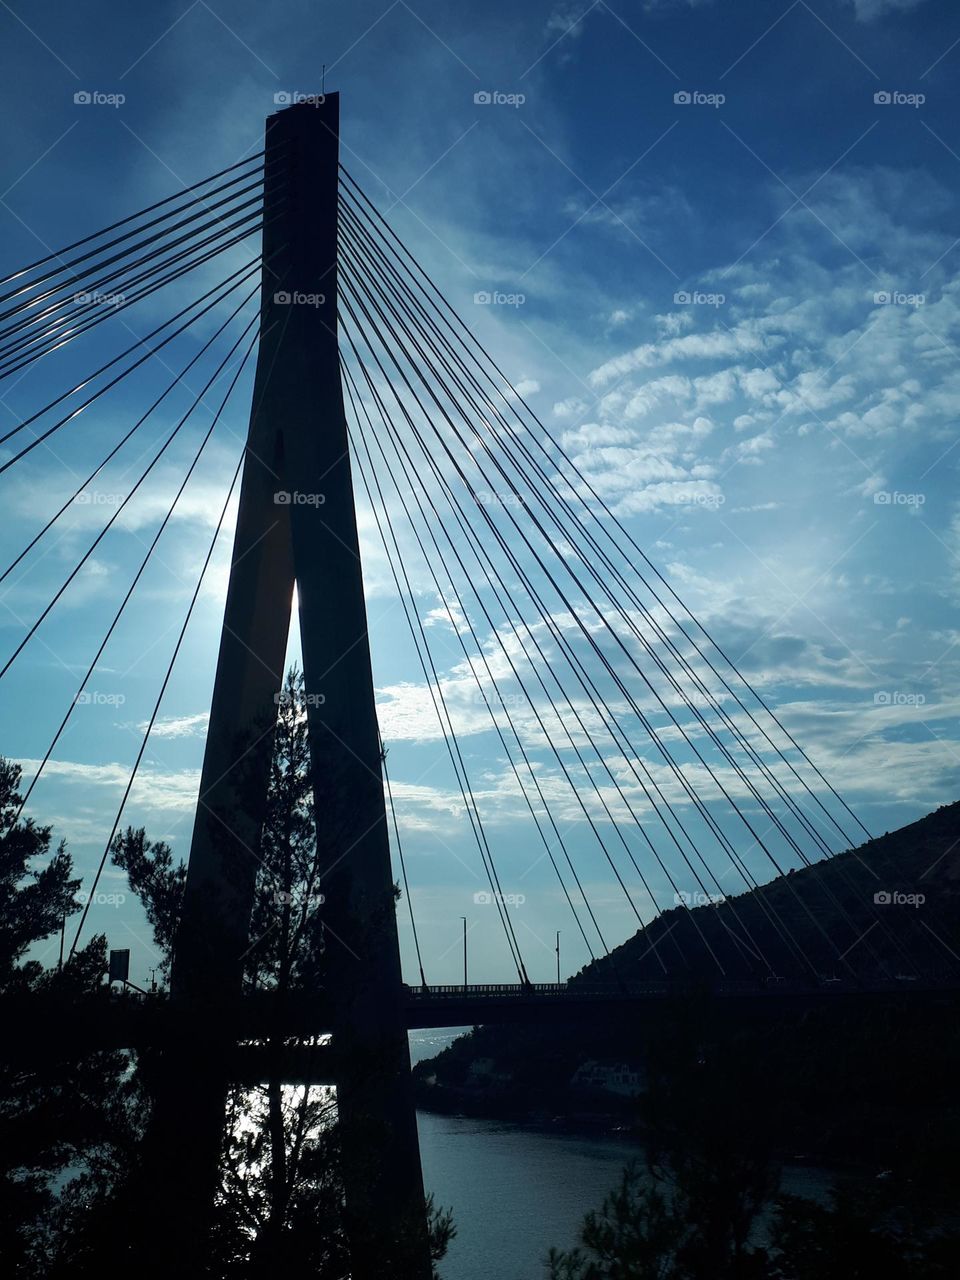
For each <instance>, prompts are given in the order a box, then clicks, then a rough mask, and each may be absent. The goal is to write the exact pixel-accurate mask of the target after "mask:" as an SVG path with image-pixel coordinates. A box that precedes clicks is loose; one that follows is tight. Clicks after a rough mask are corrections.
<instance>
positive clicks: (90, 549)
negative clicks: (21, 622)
mask: <svg viewBox="0 0 960 1280" xmlns="http://www.w3.org/2000/svg"><path fill="white" fill-rule="evenodd" d="M258 320H259V316H254V317H253V318H252V319H251V320H250V322H249V323H248V324H247V326H246V328H245V329H244V331H243V333H241V335H240V337H239V338H237V340H236V342H235V343H234V344H233V346H232V347H231V348H230V350H229V351H228V352H227V354H226V355H225V356H224V358H223V360H222V361H221V362H220V364H219V366H218V368H217V369H216V371H215V372H214V373H213V374H211V376H210V378H209V379H208V381H207V383H206V385H205V386H204V388H203V390H202V391H201V392H200V393H199V394H198V395H197V396H196V398H195V399H194V401H193V404H192V405H191V406H190V408H189V409H188V410H187V412H186V413H185V414H184V415H183V417H181V419H180V421H179V422H178V423H177V425H176V426H175V427H174V428H173V430H172V431H171V432H170V434H169V435H168V436H167V438H166V440H165V441H164V442H163V444H162V445H161V446H160V448H159V449H158V450H157V452H156V453H155V454H154V455H153V457H152V458H151V460H150V462H149V463H148V464H147V466H146V467H145V469H144V470H143V471H142V472H141V474H140V476H139V478H138V480H137V481H136V483H135V484H134V486H133V488H132V489H131V490H130V492H129V493H128V494H127V495H126V496H125V497H124V499H123V501H122V502H121V503H119V504H118V505H117V507H116V509H115V510H114V512H113V514H112V515H111V516H110V519H109V520H108V521H107V523H106V524H105V525H104V527H103V528H102V529H101V530H100V532H99V533H98V534H97V536H96V537H95V538H94V540H93V542H92V543H91V544H90V546H89V547H88V548H87V550H86V551H85V552H84V553H83V555H82V556H81V557H80V559H79V561H78V562H77V564H76V565H75V566H74V567H73V568H72V569H71V570H70V572H69V573H68V574H67V576H66V578H65V579H64V580H63V582H62V583H61V585H60V586H59V587H58V589H57V590H56V592H55V593H54V596H53V599H52V600H51V601H50V603H49V604H48V605H47V606H46V607H45V608H44V609H43V611H42V612H41V614H40V616H39V617H38V618H37V620H36V621H35V622H34V623H33V625H32V626H31V627H30V628H29V630H28V631H27V634H26V635H25V636H24V637H23V639H22V640H21V641H20V643H19V644H18V645H17V647H16V649H15V650H14V651H13V653H12V654H11V656H10V657H9V658H8V659H7V661H6V662H5V663H4V665H3V666H2V667H0V680H2V679H3V677H4V676H5V675H6V674H7V672H8V671H9V670H10V668H11V667H12V666H13V664H14V662H15V661H16V659H17V658H18V657H19V655H20V654H21V653H22V652H23V650H24V648H25V647H26V645H27V644H28V643H29V641H30V640H31V639H32V637H33V636H34V635H35V634H36V632H37V630H38V628H39V627H40V625H41V623H42V622H43V621H44V619H45V618H46V617H47V616H48V615H49V614H50V612H51V610H52V609H53V608H54V606H55V605H56V604H57V602H58V601H59V600H60V597H61V596H62V595H63V593H64V592H65V591H66V589H67V588H68V587H69V585H70V583H71V582H72V581H73V580H74V578H75V577H76V576H77V574H78V573H79V572H80V570H81V569H82V568H83V566H84V565H85V564H86V562H87V561H88V560H89V558H90V557H91V556H92V555H93V553H94V551H95V550H96V549H97V547H98V546H99V545H100V543H101V541H102V540H103V538H104V537H105V536H106V535H107V533H108V532H109V530H110V529H111V528H112V527H113V525H114V523H115V521H116V520H117V519H118V517H119V516H120V514H121V512H122V511H123V510H124V508H125V507H126V505H127V503H128V502H129V501H130V499H131V498H132V497H133V496H134V494H135V493H136V492H137V491H138V489H139V488H140V486H141V485H142V484H143V482H144V480H146V478H147V476H148V475H149V474H150V472H151V471H152V470H153V468H154V467H155V466H156V464H157V463H158V462H159V461H160V459H161V458H162V457H163V455H164V454H165V453H166V451H167V449H168V448H169V446H170V445H171V444H172V443H173V441H174V440H175V439H176V437H177V436H178V435H179V433H180V430H181V429H182V428H183V426H184V425H185V424H186V422H187V421H188V420H189V418H190V416H191V415H192V413H193V411H194V409H196V407H197V405H198V404H199V403H201V402H202V400H203V397H204V396H205V395H206V393H207V392H208V391H209V390H210V388H211V387H212V386H213V385H214V383H215V382H216V381H217V380H218V379H219V377H220V375H221V374H222V372H223V370H224V369H225V368H226V366H227V364H228V363H229V361H230V359H231V357H232V356H233V353H234V352H235V351H236V349H237V348H238V347H239V346H240V344H241V342H242V341H243V339H244V338H245V337H246V335H247V334H248V333H249V331H250V330H251V329H252V328H253V326H254V325H255V324H257V322H258ZM241 367H242V365H241ZM231 385H232V384H231ZM152 408H153V406H151V409H150V410H148V411H147V412H148V413H150V412H152ZM215 422H216V419H214V423H215ZM210 429H211V431H212V429H213V426H212V425H211V428H210ZM8 607H9V606H8Z"/></svg>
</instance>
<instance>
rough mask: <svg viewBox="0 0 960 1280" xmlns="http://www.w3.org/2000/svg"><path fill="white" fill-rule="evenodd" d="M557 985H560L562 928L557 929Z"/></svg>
mask: <svg viewBox="0 0 960 1280" xmlns="http://www.w3.org/2000/svg"><path fill="white" fill-rule="evenodd" d="M557 985H558V986H559V985H560V930H559V929H558V930H557Z"/></svg>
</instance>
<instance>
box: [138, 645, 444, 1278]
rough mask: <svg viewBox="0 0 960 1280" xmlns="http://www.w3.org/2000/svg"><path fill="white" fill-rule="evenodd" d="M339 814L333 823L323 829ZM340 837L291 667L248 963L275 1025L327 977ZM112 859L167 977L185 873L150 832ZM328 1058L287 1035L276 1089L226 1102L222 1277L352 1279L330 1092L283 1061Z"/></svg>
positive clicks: (219, 1232) (268, 1084) (219, 1242)
mask: <svg viewBox="0 0 960 1280" xmlns="http://www.w3.org/2000/svg"><path fill="white" fill-rule="evenodd" d="M329 825H330V816H329V814H328V813H325V828H329ZM335 840H336V833H335V832H333V833H331V831H330V830H329V829H325V831H324V833H323V840H322V841H320V840H319V839H318V831H317V821H316V813H315V806H314V797H313V790H312V785H311V772H310V749H309V741H308V737H307V721H306V698H305V692H304V683H303V676H302V673H301V672H300V671H298V670H297V669H292V670H291V671H290V672H289V673H288V675H287V678H286V680H285V683H284V688H283V691H282V693H281V695H280V696H279V699H278V716H277V726H276V733H275V738H274V749H273V758H272V764H271V772H270V784H269V790H268V796H267V807H266V816H265V820H264V825H263V829H262V832H261V843H260V851H259V852H260V864H259V866H258V870H257V877H256V887H255V896H254V905H253V911H252V915H251V927H250V937H251V940H252V941H251V944H250V947H249V949H248V951H247V953H246V955H245V957H244V973H243V981H244V986H245V988H246V989H247V991H248V993H251V994H255V993H257V992H270V993H271V998H272V999H273V1000H274V1002H275V1013H276V1016H277V1020H278V1022H282V1004H283V1002H284V1001H285V999H286V998H287V996H289V995H290V994H292V993H294V992H297V991H317V990H319V989H321V988H322V986H323V983H324V978H325V973H324V955H325V951H326V938H325V931H324V924H323V906H324V898H323V893H322V872H323V866H324V861H323V860H324V857H325V856H327V857H328V856H329V850H330V846H331V842H332V841H333V842H335ZM113 857H114V860H115V862H116V863H117V865H118V866H120V867H122V868H123V869H124V870H125V871H126V872H127V875H128V878H129V880H130V885H131V888H132V889H133V890H134V891H135V892H136V893H137V894H138V895H139V897H140V898H141V901H142V902H143V904H144V908H145V911H146V914H147V919H148V920H149V922H150V924H151V926H152V928H153V931H154V938H155V940H156V943H157V947H158V949H159V950H161V951H162V952H163V954H164V957H165V960H164V967H163V971H164V973H166V974H168V973H169V967H170V957H171V949H172V945H173V941H174V937H175V933H176V928H177V922H178V920H179V917H180V912H181V908H182V902H183V890H184V884H185V878H186V877H185V867H184V865H183V863H174V860H173V858H172V856H171V854H170V850H169V849H168V847H167V846H166V845H165V844H162V843H154V842H151V841H150V840H148V839H147V837H146V834H145V832H144V831H142V830H140V831H135V830H132V829H131V830H127V831H126V832H124V833H123V834H122V836H120V837H118V838H117V840H116V841H115V843H114V847H113ZM290 1046H297V1047H299V1048H301V1049H306V1050H309V1049H310V1048H311V1047H316V1048H318V1049H319V1047H320V1046H319V1044H318V1042H317V1041H316V1040H315V1039H311V1040H303V1039H297V1038H296V1037H289V1036H277V1037H275V1038H273V1039H272V1040H271V1041H270V1043H269V1045H268V1046H267V1049H268V1053H267V1062H268V1064H270V1065H269V1067H268V1072H267V1074H268V1077H269V1078H268V1079H267V1080H266V1081H265V1082H264V1083H263V1084H261V1085H257V1086H252V1087H251V1086H236V1087H232V1088H231V1089H230V1090H229V1092H228V1097H227V1113H226V1124H225V1130H224V1148H223V1159H222V1166H221V1188H220V1194H219V1196H218V1199H217V1205H216V1212H215V1220H214V1229H213V1263H212V1267H213V1271H214V1274H216V1275H217V1276H222V1277H234V1276H236V1277H247V1276H250V1277H253V1276H261V1275H262V1276H266V1275H275V1274H287V1273H288V1272H291V1273H292V1271H293V1270H294V1269H296V1271H297V1272H302V1273H304V1274H310V1275H314V1276H317V1277H320V1278H321V1280H323V1278H324V1277H329V1280H334V1278H335V1277H336V1278H339V1277H343V1276H345V1275H346V1274H348V1271H349V1260H348V1257H347V1252H346V1243H345V1239H344V1233H343V1223H342V1214H343V1190H342V1185H341V1181H340V1177H339V1173H338V1169H339V1152H338V1145H337V1144H338V1131H337V1126H336V1123H335V1115H336V1105H335V1100H334V1097H333V1093H332V1090H331V1089H330V1088H328V1087H326V1086H319V1085H310V1086H300V1087H291V1086H288V1085H285V1084H284V1083H283V1071H282V1064H283V1056H284V1050H285V1049H287V1048H289V1047H290ZM453 1230H454V1228H453V1224H452V1220H451V1217H450V1214H449V1213H444V1212H439V1211H436V1210H434V1208H433V1206H432V1205H431V1206H430V1212H429V1231H430V1243H431V1252H432V1255H433V1257H434V1258H435V1259H439V1258H440V1257H442V1256H443V1254H444V1253H445V1252H446V1248H447V1245H448V1244H449V1240H450V1239H451V1237H452V1235H453Z"/></svg>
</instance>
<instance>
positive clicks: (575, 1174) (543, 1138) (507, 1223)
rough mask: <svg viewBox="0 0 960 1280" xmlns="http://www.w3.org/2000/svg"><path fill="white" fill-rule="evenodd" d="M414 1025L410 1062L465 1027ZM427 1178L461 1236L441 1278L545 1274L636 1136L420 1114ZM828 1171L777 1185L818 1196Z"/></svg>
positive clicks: (793, 1174) (795, 1171)
mask: <svg viewBox="0 0 960 1280" xmlns="http://www.w3.org/2000/svg"><path fill="white" fill-rule="evenodd" d="M466 1029H467V1028H459V1029H455V1030H444V1031H423V1032H413V1033H411V1036H410V1050H411V1057H412V1058H413V1060H414V1061H415V1062H416V1061H419V1060H420V1059H422V1058H429V1057H432V1056H433V1055H434V1054H436V1053H438V1052H439V1051H440V1050H441V1049H442V1048H444V1047H445V1046H446V1045H447V1044H449V1043H450V1041H451V1040H452V1039H453V1038H454V1036H455V1035H457V1034H459V1032H460V1031H461V1030H466ZM417 1123H418V1126H419V1130H420V1151H421V1156H422V1159H423V1176H424V1183H425V1185H426V1188H427V1190H428V1191H432V1192H433V1193H434V1195H435V1198H436V1203H437V1204H438V1205H441V1206H443V1207H445V1208H451V1209H452V1210H453V1216H454V1220H455V1222H456V1225H457V1235H456V1237H455V1239H454V1240H453V1242H452V1244H451V1245H450V1250H449V1252H448V1254H447V1256H446V1258H445V1260H444V1261H443V1263H442V1264H441V1268H440V1270H441V1274H442V1276H443V1280H489V1278H490V1277H496V1278H497V1280H543V1277H544V1276H545V1274H546V1271H545V1268H544V1265H543V1260H544V1257H545V1256H546V1254H547V1252H548V1250H549V1249H550V1247H551V1246H555V1247H557V1248H559V1249H569V1248H570V1247H571V1246H573V1245H574V1244H576V1243H577V1236H578V1232H579V1228H580V1224H581V1222H582V1220H583V1216H584V1214H585V1213H586V1212H587V1210H588V1209H594V1208H598V1207H599V1206H600V1203H601V1202H602V1200H603V1198H604V1196H605V1195H606V1194H607V1193H608V1192H609V1191H610V1190H611V1189H612V1188H613V1187H614V1186H616V1184H617V1182H618V1181H619V1178H620V1172H621V1170H622V1168H623V1166H624V1165H625V1164H626V1163H627V1161H628V1160H632V1159H637V1158H639V1157H642V1151H641V1150H640V1148H639V1147H638V1146H637V1145H636V1144H635V1143H630V1142H627V1141H624V1140H622V1139H619V1138H617V1137H616V1136H615V1135H610V1136H584V1135H580V1134H571V1133H563V1132H556V1133H553V1132H540V1131H537V1130H531V1129H525V1128H521V1127H520V1126H518V1125H514V1124H509V1123H507V1122H504V1121H498V1120H480V1119H469V1118H466V1117H464V1116H440V1115H433V1114H431V1113H429V1112H423V1111H421V1112H419V1113H418V1116H417ZM831 1180H832V1179H831V1175H830V1174H829V1173H827V1172H826V1171H824V1170H820V1169H813V1168H807V1167H804V1168H792V1169H791V1168H788V1169H785V1170H784V1172H783V1179H782V1183H781V1185H782V1188H783V1190H784V1191H789V1192H791V1193H792V1194H794V1195H807V1196H809V1197H810V1198H812V1199H817V1200H822V1199H823V1198H824V1196H825V1193H826V1190H827V1188H828V1186H829V1185H830V1182H831Z"/></svg>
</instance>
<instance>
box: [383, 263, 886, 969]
mask: <svg viewBox="0 0 960 1280" xmlns="http://www.w3.org/2000/svg"><path fill="white" fill-rule="evenodd" d="M401 283H402V282H401ZM391 291H392V292H393V293H394V296H396V291H395V290H391ZM421 310H422V309H421ZM430 345H431V347H432V348H433V350H434V351H436V347H435V345H434V344H432V343H431V344H430ZM421 357H423V352H422V351H421ZM454 358H456V356H455V355H454ZM444 364H445V367H446V368H447V369H448V370H449V364H448V363H447V362H446V361H444ZM454 377H455V380H456V381H457V383H458V386H459V388H460V390H461V392H462V393H463V394H465V395H467V397H468V399H471V401H472V403H473V406H474V408H476V409H477V411H478V413H479V414H480V416H481V420H483V415H482V410H480V408H479V406H477V404H476V401H475V400H473V398H472V397H470V395H469V392H468V390H467V388H465V387H464V386H463V383H462V382H461V381H460V380H459V379H456V375H454ZM451 398H452V397H451ZM464 416H465V415H464ZM500 421H501V422H502V423H503V426H504V428H505V431H509V430H510V428H509V426H508V424H507V423H506V421H505V420H504V419H503V418H502V415H501V417H500ZM486 425H487V426H488V429H490V424H489V423H486ZM491 430H492V429H491ZM474 434H477V433H476V432H474ZM495 438H496V439H498V442H499V443H501V446H502V447H504V448H505V451H506V446H505V445H504V443H503V440H502V439H500V438H499V437H496V436H495ZM512 461H513V462H514V465H518V464H517V463H516V461H515V459H512ZM519 469H520V470H521V474H523V475H524V479H525V482H526V483H527V484H528V486H529V487H530V488H531V489H532V490H534V492H536V488H535V484H534V483H533V482H531V481H530V479H529V476H528V475H526V474H525V473H523V471H522V468H519ZM501 470H502V469H501ZM552 493H553V496H554V497H556V496H558V495H557V492H556V490H555V489H554V490H553V491H552ZM537 496H538V498H539V500H540V502H541V504H543V505H544V506H545V510H546V512H547V515H548V516H549V517H551V518H552V519H553V520H554V522H555V523H556V524H557V526H558V529H560V531H561V533H563V532H564V531H563V529H562V526H561V525H560V523H559V521H557V520H556V516H555V513H554V511H553V510H552V507H551V506H550V505H547V504H544V503H543V498H542V496H541V495H539V494H537ZM522 500H523V499H521V501H522ZM581 558H582V559H583V560H584V563H585V564H586V565H587V567H588V568H593V566H591V565H590V563H589V561H588V560H586V558H585V557H581ZM594 576H596V571H595V569H594ZM598 582H600V585H601V586H603V585H605V584H603V583H602V581H601V580H599V579H598ZM611 600H612V602H613V603H614V605H615V606H616V607H617V608H618V610H619V612H620V614H621V616H622V617H623V619H624V621H625V622H626V623H627V624H628V625H631V623H632V620H631V619H630V617H629V615H627V613H626V612H625V611H624V609H623V607H622V605H620V604H619V601H617V600H616V598H615V597H614V596H612V595H611ZM598 612H599V611H598ZM632 629H633V630H634V632H635V634H636V635H637V636H638V638H639V639H640V641H641V643H643V644H644V647H645V648H646V650H647V652H648V653H649V655H650V656H651V657H652V658H653V659H654V661H655V662H656V663H657V665H658V667H659V668H660V670H661V672H662V673H663V674H664V675H665V676H666V677H667V678H668V680H669V681H670V682H671V683H672V685H673V687H674V689H675V691H676V692H677V693H678V694H679V695H680V696H681V697H682V698H683V700H684V701H685V702H687V705H688V707H690V709H691V710H692V711H693V712H694V714H695V715H696V716H697V718H698V720H699V721H700V723H701V725H702V727H703V728H704V729H705V730H706V731H707V732H708V733H709V734H710V735H711V736H712V738H713V740H714V741H715V743H716V745H717V746H718V747H719V748H720V750H721V752H722V754H723V755H724V757H725V758H726V759H727V761H728V763H730V765H731V766H732V767H733V768H734V770H735V772H736V773H737V774H738V776H739V777H740V779H741V781H742V782H743V783H744V785H745V786H746V787H747V789H748V790H749V791H750V792H751V794H753V796H754V798H755V799H756V800H757V802H758V803H759V804H760V805H761V807H762V808H764V810H765V812H766V813H767V815H768V817H769V818H770V819H771V828H772V827H777V828H778V829H779V830H780V832H781V834H782V835H783V836H784V838H785V839H786V840H787V842H788V843H789V844H790V845H791V847H792V848H793V849H794V850H795V852H796V853H797V855H798V856H799V857H800V859H801V861H803V862H804V863H806V864H807V865H810V863H809V860H808V859H807V858H806V855H805V853H804V851H803V849H802V847H801V846H800V845H799V844H798V843H797V842H796V840H795V839H794V838H793V836H792V835H791V834H790V832H789V831H788V830H787V829H786V828H785V827H784V826H783V823H782V822H781V821H780V819H779V817H778V815H777V814H776V813H775V811H773V810H772V809H771V808H770V806H769V804H768V803H767V802H766V800H765V798H764V797H763V796H762V794H761V793H760V792H759V791H758V790H757V788H756V787H755V786H754V785H753V783H752V781H751V779H750V778H749V776H748V775H747V774H746V773H745V772H744V770H743V768H742V766H740V764H739V761H737V760H736V759H735V758H734V757H732V756H731V754H730V752H729V751H728V750H727V749H726V747H725V745H724V744H723V742H722V741H721V740H720V739H719V737H718V735H717V734H716V733H715V731H714V730H713V728H712V726H711V725H709V724H708V723H707V722H706V721H705V719H704V718H703V717H702V716H701V715H700V714H699V710H698V709H697V708H696V706H694V705H693V704H691V703H690V702H689V700H688V699H687V698H686V695H685V694H684V693H683V690H682V689H681V688H680V687H679V685H678V684H677V682H676V680H675V679H674V678H673V676H672V675H671V673H670V672H669V671H668V670H667V668H666V667H665V665H664V664H663V662H662V661H661V660H660V658H659V655H658V654H657V653H656V652H655V650H653V649H652V647H651V646H650V645H649V643H648V642H647V641H646V637H645V636H643V634H642V632H640V631H639V629H638V628H636V627H635V625H633V627H632ZM634 665H636V664H634ZM641 674H642V672H641ZM647 683H648V686H649V687H651V690H652V692H653V693H654V695H655V696H657V697H658V700H659V701H660V704H661V706H662V707H663V709H664V710H665V711H666V712H667V714H668V715H669V716H670V718H671V719H672V721H673V723H674V724H675V725H676V726H677V728H678V729H680V731H681V733H682V734H684V736H685V737H686V736H687V735H686V734H685V731H684V729H683V726H681V725H679V723H678V722H677V721H676V718H675V717H674V716H673V714H672V712H671V711H670V709H669V707H667V706H666V705H665V704H664V703H663V700H662V699H661V698H659V695H658V693H657V691H656V690H655V689H653V688H652V686H650V685H649V681H647ZM688 741H689V739H688ZM691 746H692V748H693V750H694V751H695V753H696V754H697V755H698V758H699V759H700V760H701V763H703V764H704V765H705V766H706V767H707V769H708V770H710V766H709V765H707V764H706V762H705V761H704V760H703V758H702V756H700V754H699V752H697V751H696V748H695V746H693V744H692V743H691ZM760 763H761V765H763V763H764V762H762V761H760ZM710 772H711V773H712V770H710ZM767 773H768V776H769V777H771V778H773V781H774V783H775V786H776V789H777V790H778V793H779V794H780V795H781V798H786V799H787V801H788V803H789V802H790V800H791V797H789V796H788V795H787V794H786V793H785V792H783V790H782V788H780V787H779V785H778V784H779V780H778V779H776V778H775V777H774V775H772V773H770V772H769V771H767ZM720 785H721V788H722V784H720ZM730 799H731V802H732V797H731V798H730ZM732 803H734V808H735V809H736V804H735V802H732ZM791 808H792V809H793V806H792V805H791ZM794 811H795V812H799V811H796V810H794ZM799 816H800V817H801V819H803V817H804V815H802V814H800V815H799ZM748 825H749V824H748ZM803 825H805V826H806V828H807V829H808V830H811V831H812V828H810V827H809V824H803ZM753 834H754V835H755V836H756V833H755V832H754V833H753ZM813 834H814V835H818V833H816V832H815V831H813ZM756 843H759V844H761V846H762V837H761V838H757V840H756ZM822 847H823V848H824V850H825V852H827V853H828V854H829V853H830V850H829V848H828V847H827V846H822ZM774 865H775V866H776V865H777V864H776V862H775V861H774ZM778 870H779V867H778ZM753 887H755V882H754V886H753ZM822 887H823V889H824V891H825V892H826V893H827V895H828V897H830V898H831V900H832V905H833V906H834V907H835V908H836V909H837V910H838V912H839V914H840V915H841V916H842V917H843V918H844V919H845V920H846V922H847V923H848V924H850V925H851V927H853V921H852V919H851V918H850V916H849V914H848V913H847V911H846V908H845V907H844V905H843V903H842V902H841V901H840V900H839V899H838V898H837V897H836V895H834V894H833V893H832V890H830V887H829V885H827V884H823V886H822ZM868 949H870V950H871V952H872V953H873V951H872V946H871V945H870V944H868ZM873 954H874V958H875V959H877V960H879V957H877V956H876V954H875V953H873Z"/></svg>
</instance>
